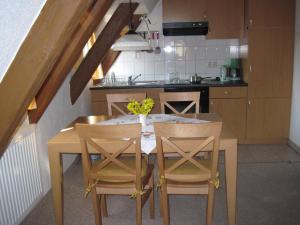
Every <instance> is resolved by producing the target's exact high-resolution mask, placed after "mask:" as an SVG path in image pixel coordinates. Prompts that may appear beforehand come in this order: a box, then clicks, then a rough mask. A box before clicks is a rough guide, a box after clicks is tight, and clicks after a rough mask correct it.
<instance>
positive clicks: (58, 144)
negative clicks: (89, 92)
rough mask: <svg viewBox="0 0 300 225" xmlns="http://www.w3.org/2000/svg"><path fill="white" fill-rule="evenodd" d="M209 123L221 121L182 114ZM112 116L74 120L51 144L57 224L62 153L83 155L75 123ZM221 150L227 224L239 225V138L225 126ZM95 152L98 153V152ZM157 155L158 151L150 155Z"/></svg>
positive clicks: (60, 206) (60, 211) (204, 115)
mask: <svg viewBox="0 0 300 225" xmlns="http://www.w3.org/2000/svg"><path fill="white" fill-rule="evenodd" d="M180 116H184V117H192V118H196V119H199V120H206V121H221V120H222V119H221V118H220V117H219V116H218V115H217V114H214V113H200V114H193V115H186V114H185V115H180ZM111 118H112V117H111V116H106V115H97V116H83V117H78V118H77V119H75V120H74V121H73V122H72V123H71V124H70V125H68V126H67V127H66V128H64V129H62V130H61V131H60V132H59V133H57V134H56V135H55V136H54V137H53V138H51V139H50V140H49V141H48V151H49V163H50V173H51V183H52V193H53V200H54V212H55V221H56V225H63V222H64V216H63V215H64V213H63V211H64V210H63V209H64V204H63V203H64V200H63V199H64V198H63V164H62V155H63V154H81V147H80V141H79V137H78V135H77V133H76V131H75V129H74V125H75V124H76V123H85V124H97V123H99V122H101V121H104V120H108V119H111ZM220 150H221V151H224V153H225V154H224V155H225V176H226V195H227V209H228V225H235V224H236V179H237V137H236V136H235V135H234V134H233V133H232V132H231V130H230V129H229V128H228V127H227V126H226V124H224V123H223V128H222V132H221V138H220ZM95 153H96V152H95ZM151 154H155V149H154V150H153V151H152V152H151Z"/></svg>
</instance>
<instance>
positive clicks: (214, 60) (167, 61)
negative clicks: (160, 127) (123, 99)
mask: <svg viewBox="0 0 300 225" xmlns="http://www.w3.org/2000/svg"><path fill="white" fill-rule="evenodd" d="M239 44H240V43H239V40H238V39H226V40H225V39H224V40H205V37H204V36H176V37H170V36H168V37H163V35H160V39H159V46H160V47H161V53H160V54H154V53H147V52H122V53H121V54H120V56H119V58H118V59H117V61H116V62H115V63H114V65H113V66H112V67H111V69H110V70H109V72H108V75H110V74H111V73H112V72H114V73H115V74H116V77H117V78H121V79H124V80H126V79H127V78H128V76H131V75H138V74H142V76H141V77H139V78H138V80H144V81H148V80H168V79H169V74H170V73H175V72H177V73H178V74H179V76H180V79H189V78H190V76H191V75H193V74H195V73H197V74H198V75H201V76H211V77H216V76H219V71H220V66H222V65H224V64H225V63H226V60H227V59H229V58H238V57H239ZM108 77H109V76H108Z"/></svg>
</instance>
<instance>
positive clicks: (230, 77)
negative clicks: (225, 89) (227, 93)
mask: <svg viewBox="0 0 300 225" xmlns="http://www.w3.org/2000/svg"><path fill="white" fill-rule="evenodd" d="M238 80H241V70H240V63H239V59H229V60H228V62H227V63H226V65H223V66H221V68H220V81H221V82H226V81H238Z"/></svg>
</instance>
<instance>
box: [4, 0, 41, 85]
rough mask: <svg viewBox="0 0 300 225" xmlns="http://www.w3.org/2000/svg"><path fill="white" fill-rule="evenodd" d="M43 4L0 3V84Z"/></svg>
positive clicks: (9, 0)
mask: <svg viewBox="0 0 300 225" xmlns="http://www.w3.org/2000/svg"><path fill="white" fill-rule="evenodd" d="M45 2H46V0H34V1H28V0H17V1H12V0H1V1H0V27H1V32H0V49H1V50H0V82H1V80H2V78H3V76H4V74H5V72H6V70H7V69H8V66H9V65H10V63H11V62H12V59H13V58H14V57H15V55H16V53H17V50H18V49H19V47H20V45H21V43H22V41H23V40H24V38H25V37H26V34H27V33H28V31H29V29H30V27H31V25H32V24H33V22H34V21H35V19H36V17H37V16H38V15H39V12H40V10H41V8H42V7H43V5H44V3H45Z"/></svg>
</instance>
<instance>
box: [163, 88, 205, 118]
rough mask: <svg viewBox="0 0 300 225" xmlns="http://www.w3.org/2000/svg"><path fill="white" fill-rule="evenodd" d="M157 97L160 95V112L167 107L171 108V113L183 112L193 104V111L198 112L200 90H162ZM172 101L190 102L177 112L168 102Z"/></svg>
mask: <svg viewBox="0 0 300 225" xmlns="http://www.w3.org/2000/svg"><path fill="white" fill-rule="evenodd" d="M159 97H160V105H161V112H162V113H165V109H166V108H168V109H170V110H171V112H172V113H175V114H185V113H187V112H188V111H189V110H190V109H191V108H192V107H193V106H195V112H194V113H199V110H200V107H199V102H200V92H164V93H160V96H159ZM172 102H191V103H190V104H189V105H188V106H186V107H185V108H184V109H183V110H182V111H181V112H179V111H178V110H177V109H175V108H174V107H173V106H172V105H171V104H170V103H172Z"/></svg>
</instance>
